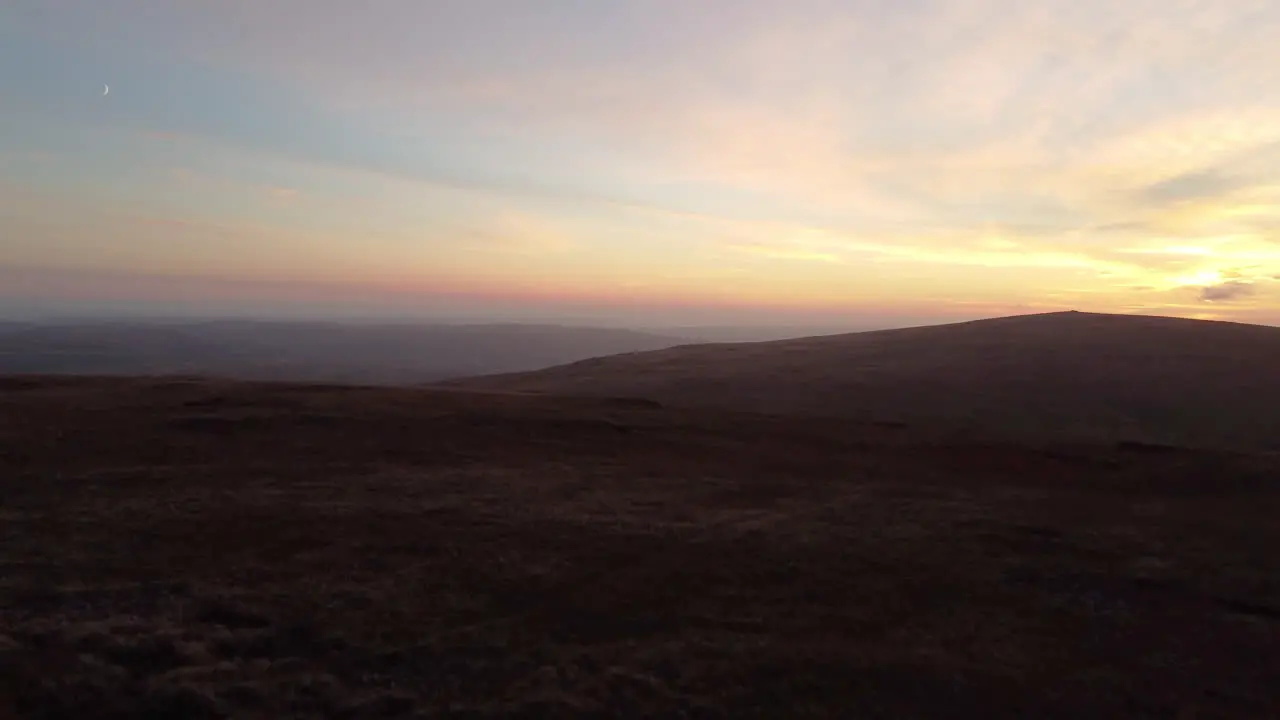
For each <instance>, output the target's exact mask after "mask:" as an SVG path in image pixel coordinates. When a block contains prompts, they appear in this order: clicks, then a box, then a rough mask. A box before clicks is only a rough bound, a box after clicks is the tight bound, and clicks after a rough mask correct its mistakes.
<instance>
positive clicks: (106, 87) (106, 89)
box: [102, 85, 111, 95]
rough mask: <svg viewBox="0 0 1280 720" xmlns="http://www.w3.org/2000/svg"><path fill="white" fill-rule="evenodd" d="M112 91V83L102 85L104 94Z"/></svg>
mask: <svg viewBox="0 0 1280 720" xmlns="http://www.w3.org/2000/svg"><path fill="white" fill-rule="evenodd" d="M110 92H111V86H110V85H103V86H102V94H103V95H107V94H110Z"/></svg>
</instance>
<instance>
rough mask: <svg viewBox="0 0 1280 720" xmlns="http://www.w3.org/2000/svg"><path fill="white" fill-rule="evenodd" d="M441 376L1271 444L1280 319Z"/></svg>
mask: <svg viewBox="0 0 1280 720" xmlns="http://www.w3.org/2000/svg"><path fill="white" fill-rule="evenodd" d="M450 384H451V385H455V386H460V387H470V388H487V389H498V390H515V391H533V392H543V393H554V394H570V395H610V396H639V397H647V398H651V399H654V400H658V401H660V402H663V403H668V404H677V405H703V406H711V407H721V408H730V409H743V410H758V411H766V412H778V413H806V414H820V415H839V416H849V417H855V418H860V419H869V420H878V421H893V422H904V423H934V424H947V425H951V426H956V427H964V428H973V429H975V430H984V431H987V430H994V431H1001V432H1012V433H1019V434H1028V435H1041V434H1048V435H1053V436H1059V437H1061V436H1077V437H1080V438H1082V439H1084V438H1091V439H1092V438H1126V439H1133V440H1137V441H1142V442H1166V443H1178V444H1206V445H1230V446H1236V445H1239V446H1249V447H1255V448H1256V447H1266V448H1274V449H1280V328H1274V327H1264V326H1257V325H1244V324H1237V323H1224V322H1209V321H1198V320H1183V319H1176V318H1166V317H1148V316H1127V315H1103V314H1092V313H1078V312H1067V313H1049V314H1042V315H1024V316H1017V317H1008V318H999V319H993V320H979V321H973V322H965V323H955V324H949V325H936V326H931V327H919V328H906V329H899V330H882V331H874V332H863V333H853V334H844V335H832V336H824V337H811V338H803V339H797V340H782V341H775V342H760V343H734V344H710V345H697V346H681V347H674V348H670V349H665V350H659V351H655V352H642V353H634V354H627V355H619V356H615V357H608V358H600V359H591V360H584V361H581V362H576V363H573V364H571V365H565V366H562V367H556V368H551V369H547V370H542V371H538V372H531V373H523V374H516V375H505V376H497V377H482V378H469V379H464V380H461V381H457V382H454V383H450Z"/></svg>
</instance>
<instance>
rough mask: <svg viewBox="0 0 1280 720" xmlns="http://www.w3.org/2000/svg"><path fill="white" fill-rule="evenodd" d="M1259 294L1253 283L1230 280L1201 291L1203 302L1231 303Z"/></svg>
mask: <svg viewBox="0 0 1280 720" xmlns="http://www.w3.org/2000/svg"><path fill="white" fill-rule="evenodd" d="M1256 292H1257V288H1256V287H1254V285H1253V283H1251V282H1246V281H1243V280H1229V281H1227V282H1224V283H1219V284H1218V285H1208V286H1206V287H1203V288H1201V289H1200V300H1201V301H1202V302H1231V301H1233V300H1240V299H1243V298H1247V297H1250V296H1252V295H1254V294H1255V293H1256Z"/></svg>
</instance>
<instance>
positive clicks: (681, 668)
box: [0, 378, 1280, 718]
mask: <svg viewBox="0 0 1280 720" xmlns="http://www.w3.org/2000/svg"><path fill="white" fill-rule="evenodd" d="M1278 468H1280V459H1277V458H1276V457H1275V456H1273V455H1265V454H1253V455H1228V454H1221V453H1209V452H1196V451H1192V450H1186V449H1180V448H1177V447H1170V446H1161V445H1155V444H1141V443H1133V442H1130V443H1127V444H1123V445H1118V444H1115V443H1112V444H1094V445H1077V446H1066V445H1049V444H1041V445H1035V446H1032V445H1022V446H1018V445H1011V444H1005V443H1000V442H995V441H984V440H982V439H981V438H978V437H976V436H959V435H947V434H943V433H936V432H926V431H925V430H922V429H919V428H916V427H912V426H902V425H898V424H894V423H881V424H872V423H861V424H859V423H855V422H852V421H841V420H822V419H804V418H800V417H792V418H782V417H767V416H756V415H748V414H730V413H716V412H695V411H683V410H671V409H664V408H662V407H661V406H656V405H655V404H653V403H647V402H643V401H637V400H626V399H596V400H568V399H555V398H544V397H533V396H519V395H500V394H490V395H483V394H469V393H462V392H447V391H414V390H403V389H360V388H340V387H324V386H288V385H258V384H236V383H221V382H214V381H201V380H159V379H158V380H119V379H116V380H94V379H82V380H69V379H68V380H57V379H47V378H22V379H0V680H2V681H3V682H2V684H0V693H3V695H2V696H0V700H2V701H3V704H4V706H3V707H0V714H3V710H4V709H12V711H13V712H14V713H15V714H16V716H18V717H41V718H55V717H57V718H62V717H65V718H91V717H174V718H177V717H183V718H200V717H225V716H238V717H259V718H274V717H281V716H289V715H299V716H331V717H353V718H355V717H412V716H414V715H415V714H417V715H420V716H423V717H427V716H432V717H434V716H440V715H446V716H450V715H451V716H457V717H511V716H520V717H581V716H599V717H609V716H630V717H707V718H716V717H726V718H727V717H884V718H903V717H913V716H925V717H1009V718H1015V717H1050V718H1051V717H1104V716H1132V717H1152V718H1156V717H1259V718H1261V717H1277V716H1280V699H1277V694H1276V693H1275V691H1274V687H1275V684H1276V681H1277V680H1278V679H1280V675H1278V672H1277V669H1278V668H1280V559H1277V556H1276V554H1275V548H1276V547H1280V542H1278V541H1280V527H1277V524H1276V523H1275V522H1274V519H1275V518H1276V517H1277V510H1280V502H1277V499H1278V497H1280V488H1278V486H1277V469H1278Z"/></svg>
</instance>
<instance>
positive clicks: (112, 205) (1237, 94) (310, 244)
mask: <svg viewBox="0 0 1280 720" xmlns="http://www.w3.org/2000/svg"><path fill="white" fill-rule="evenodd" d="M1278 36H1280V3H1276V2H1273V1H1270V0H1164V1H1160V2H1157V1H1156V0H1131V1H1129V2H1125V3H1122V4H1121V3H1110V2H1104V1H1103V0H1079V1H1071V0H1046V1H1044V2H1037V3H1013V2H1000V1H997V0H910V1H906V2H887V1H883V0H846V1H837V0H788V1H786V2H784V1H783V0H732V1H731V0H706V1H705V2H698V3H687V2H675V1H674V0H650V1H641V0H615V1H613V2H608V3H604V2H601V3H581V2H570V1H569V0H540V1H539V2H518V1H516V0H465V1H464V0H441V1H439V2H410V1H408V0H371V2H367V3H362V4H351V3H343V2H336V1H334V0H317V1H314V2H305V3H304V2H301V0H275V1H274V2H247V1H243V0H228V1H226V2H218V3H213V2H207V3H201V2H161V1H160V0H151V1H148V0H119V1H117V2H111V3H100V2H86V1H77V0H47V1H45V2H36V1H35V0H17V2H14V3H6V4H5V6H4V7H3V8H0V317H16V316H23V317H26V316H33V317H34V316H57V315H84V314H105V315H112V314H114V315H234V316H270V317H327V318H328V317H333V318H402V319H412V318H422V319H432V318H467V319H472V320H476V321H483V320H489V321H505V320H511V321H533V322H562V321H574V322H591V323H595V324H607V325H614V326H628V327H638V326H675V325H698V324H723V325H735V324H772V325H785V324H796V325H819V324H826V325H832V324H850V325H852V324H862V325H866V326H890V325H909V324H924V323H928V322H948V321H952V320H963V319H971V318H977V317H986V316H993V315H1008V314H1020V313H1029V312H1046V311H1054V310H1065V309H1078V310H1085V311H1094V312H1116V313H1144V314H1162V315H1174V316H1181V317H1190V318H1203V319H1222V320H1235V321H1243V322H1255V323H1264V324H1277V325H1280V45H1277V44H1276V43H1275V42H1274V40H1275V38H1276V37H1278ZM106 86H109V87H110V92H109V93H107V94H104V90H105V88H106Z"/></svg>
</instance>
